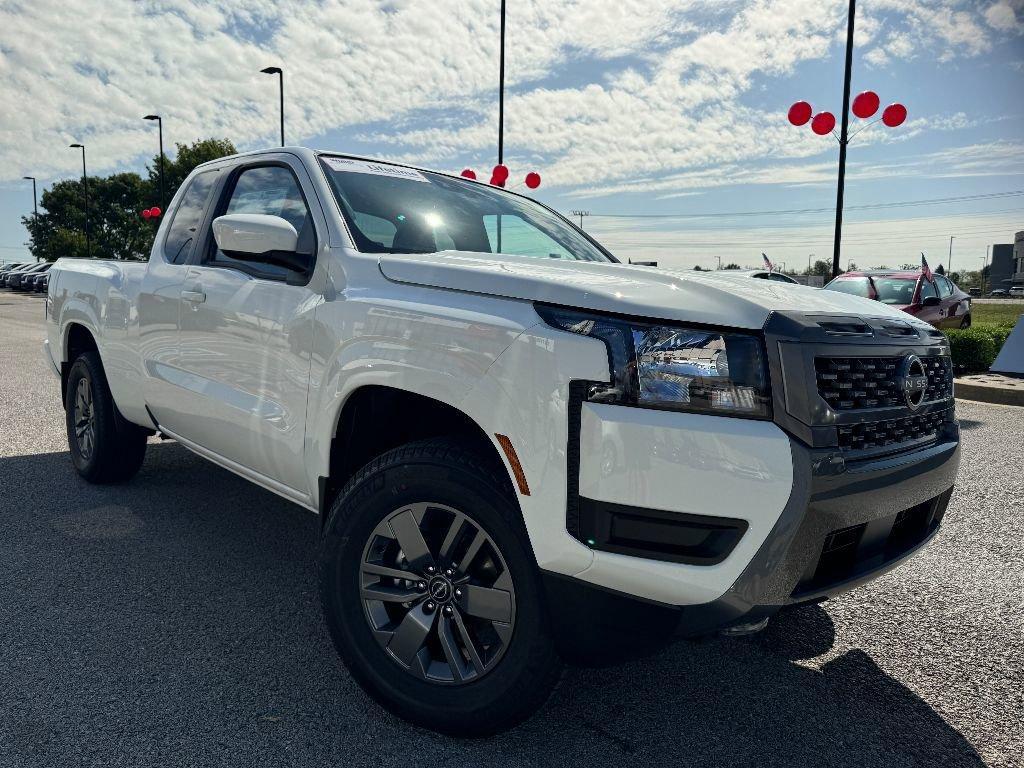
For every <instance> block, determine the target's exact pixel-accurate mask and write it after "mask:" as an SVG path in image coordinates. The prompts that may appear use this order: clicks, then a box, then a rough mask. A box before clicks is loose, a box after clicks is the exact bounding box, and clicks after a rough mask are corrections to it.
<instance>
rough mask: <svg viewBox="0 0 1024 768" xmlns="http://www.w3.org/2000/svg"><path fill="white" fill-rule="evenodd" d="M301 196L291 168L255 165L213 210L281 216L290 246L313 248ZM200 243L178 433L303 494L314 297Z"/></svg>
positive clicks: (185, 334) (183, 334)
mask: <svg viewBox="0 0 1024 768" xmlns="http://www.w3.org/2000/svg"><path fill="white" fill-rule="evenodd" d="M304 189H305V192H304ZM308 199H314V200H315V199H316V198H315V194H314V193H313V191H312V186H311V185H310V182H309V179H308V176H307V175H306V172H305V170H304V169H303V167H302V166H301V164H299V163H297V162H296V163H294V164H291V163H289V162H274V163H266V162H263V163H259V164H253V165H248V166H240V167H238V168H236V169H235V170H234V171H233V172H232V174H231V176H230V177H229V179H228V180H227V182H226V183H225V185H224V192H223V195H222V197H221V200H220V202H219V204H218V207H217V209H216V211H215V215H221V214H226V213H262V214H271V215H274V216H281V217H282V218H284V219H286V220H288V221H289V222H290V223H291V224H292V225H293V226H294V227H295V229H296V231H297V232H298V233H299V246H300V250H303V251H306V252H308V253H313V254H315V253H316V242H317V228H318V222H317V220H315V219H314V216H313V214H312V211H311V209H310V206H309V205H308V204H307V200H308ZM318 211H319V209H318ZM318 215H321V216H322V213H319V214H318ZM319 229H320V231H321V241H322V238H323V237H324V236H325V233H326V229H325V226H324V225H323V223H320V224H319ZM201 247H202V248H203V251H202V252H201V254H200V258H195V259H193V261H194V264H193V266H191V267H190V268H189V271H188V274H187V275H186V277H185V282H184V284H183V286H182V292H181V319H180V326H179V327H180V332H179V345H180V352H179V367H180V369H181V371H182V380H181V382H180V384H181V387H182V389H183V390H184V392H185V396H183V397H182V400H181V405H180V406H179V408H178V411H179V416H180V417H181V418H182V421H181V423H180V427H179V429H180V432H179V434H180V436H181V437H183V438H185V439H187V440H190V441H192V442H194V443H196V444H198V445H199V446H201V447H203V448H206V449H208V450H210V451H212V452H213V453H215V454H217V455H219V456H220V457H223V458H225V459H228V460H230V461H232V462H235V463H237V464H240V465H242V467H245V468H247V469H249V470H252V471H254V472H256V473H258V474H259V475H262V476H264V477H266V478H269V479H270V480H273V481H275V482H276V483H279V484H281V485H283V486H285V487H286V488H287V489H291V490H292V491H294V492H296V493H298V494H300V495H307V494H309V493H310V491H311V489H310V488H308V487H307V486H308V481H307V480H306V476H305V472H304V467H303V464H304V462H303V440H304V437H305V430H306V423H305V422H306V419H305V416H306V397H307V391H308V386H309V366H310V352H311V339H312V327H313V320H314V310H315V307H316V305H317V304H318V303H319V295H318V294H316V293H315V292H314V291H312V290H311V289H310V288H309V287H308V286H306V285H296V284H294V282H295V275H294V274H293V273H289V272H288V271H287V270H285V269H284V268H280V267H276V266H273V265H266V264H256V263H253V262H245V261H238V260H235V259H233V258H231V257H229V256H227V255H226V254H224V253H223V252H222V251H220V250H219V249H218V248H217V247H216V243H215V242H214V241H213V238H212V237H208V238H207V239H206V242H204V243H202V244H201Z"/></svg>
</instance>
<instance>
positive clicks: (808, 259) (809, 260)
mask: <svg viewBox="0 0 1024 768" xmlns="http://www.w3.org/2000/svg"><path fill="white" fill-rule="evenodd" d="M813 258H814V254H813V253H808V254H807V274H808V275H809V274H811V259H813Z"/></svg>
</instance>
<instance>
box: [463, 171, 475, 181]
mask: <svg viewBox="0 0 1024 768" xmlns="http://www.w3.org/2000/svg"><path fill="white" fill-rule="evenodd" d="M459 175H460V176H462V178H464V179H473V180H476V171H474V170H473V169H472V168H465V169H463V171H462V173H461V174H459Z"/></svg>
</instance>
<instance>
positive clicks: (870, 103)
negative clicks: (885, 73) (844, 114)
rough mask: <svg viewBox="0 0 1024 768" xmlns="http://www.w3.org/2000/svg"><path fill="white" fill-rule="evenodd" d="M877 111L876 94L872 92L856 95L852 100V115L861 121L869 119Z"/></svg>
mask: <svg viewBox="0 0 1024 768" xmlns="http://www.w3.org/2000/svg"><path fill="white" fill-rule="evenodd" d="M877 111H878V94H877V93H875V92H874V91H864V92H863V93H858V94H857V96H856V98H854V100H853V114H855V115H856V116H857V117H859V118H861V119H862V120H863V119H866V118H869V117H871V116H872V115H873V114H875V112H877Z"/></svg>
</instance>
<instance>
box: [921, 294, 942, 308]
mask: <svg viewBox="0 0 1024 768" xmlns="http://www.w3.org/2000/svg"><path fill="white" fill-rule="evenodd" d="M941 303H942V302H941V301H940V300H939V297H938V296H925V297H924V298H923V299H921V306H922V307H937V306H939V304H941Z"/></svg>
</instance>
